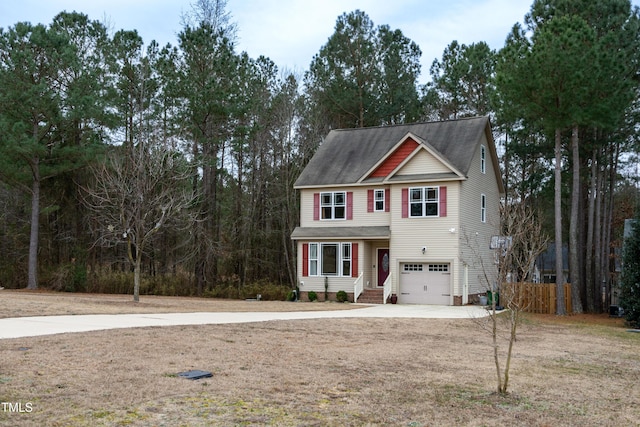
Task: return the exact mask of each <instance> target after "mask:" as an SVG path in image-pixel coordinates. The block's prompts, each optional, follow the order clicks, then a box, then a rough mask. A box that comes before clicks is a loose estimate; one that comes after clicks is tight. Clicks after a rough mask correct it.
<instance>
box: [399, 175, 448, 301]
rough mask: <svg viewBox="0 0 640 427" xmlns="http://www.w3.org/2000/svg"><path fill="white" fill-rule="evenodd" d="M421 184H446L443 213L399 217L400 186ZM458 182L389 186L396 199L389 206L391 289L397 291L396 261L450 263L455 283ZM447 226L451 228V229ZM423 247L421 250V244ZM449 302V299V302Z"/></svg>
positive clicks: (419, 185)
mask: <svg viewBox="0 0 640 427" xmlns="http://www.w3.org/2000/svg"><path fill="white" fill-rule="evenodd" d="M421 186H430V187H431V186H434V187H435V186H438V187H439V186H446V187H447V216H446V217H426V218H402V203H401V202H400V201H401V200H402V195H401V194H402V189H403V188H409V187H421ZM459 189H460V182H459V181H456V182H429V183H412V184H410V185H408V184H402V185H400V184H398V185H393V186H392V188H391V198H392V199H393V200H396V201H397V203H393V204H392V206H391V241H390V248H391V249H390V257H391V274H393V278H392V286H393V289H392V292H393V293H398V289H399V287H398V283H399V277H400V270H399V269H400V263H405V262H415V263H418V262H420V263H424V262H433V263H451V274H452V281H453V283H455V282H456V281H457V278H458V277H459V274H458V273H457V268H458V266H457V264H458V263H457V262H456V259H457V257H458V253H459V249H458V239H457V237H458V227H459V222H458V216H457V212H458V210H459V208H460V206H459V200H460V190H459ZM451 229H455V231H454V232H451ZM423 246H425V247H426V248H427V249H426V251H425V253H424V254H423V253H422V247H423ZM451 303H453V301H451Z"/></svg>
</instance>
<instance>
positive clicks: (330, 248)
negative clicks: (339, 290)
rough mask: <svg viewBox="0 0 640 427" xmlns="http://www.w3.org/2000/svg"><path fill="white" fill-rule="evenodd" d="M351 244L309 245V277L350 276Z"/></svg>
mask: <svg viewBox="0 0 640 427" xmlns="http://www.w3.org/2000/svg"><path fill="white" fill-rule="evenodd" d="M351 261H352V260H351V243H309V276H351Z"/></svg>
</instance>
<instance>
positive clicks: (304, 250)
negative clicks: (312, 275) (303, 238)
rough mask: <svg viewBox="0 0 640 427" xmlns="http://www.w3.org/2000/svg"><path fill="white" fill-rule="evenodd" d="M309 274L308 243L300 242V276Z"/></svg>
mask: <svg viewBox="0 0 640 427" xmlns="http://www.w3.org/2000/svg"><path fill="white" fill-rule="evenodd" d="M308 276H309V244H308V243H303V244H302V277H308Z"/></svg>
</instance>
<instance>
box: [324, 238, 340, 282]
mask: <svg viewBox="0 0 640 427" xmlns="http://www.w3.org/2000/svg"><path fill="white" fill-rule="evenodd" d="M320 247H321V248H322V263H321V265H322V275H323V276H337V275H338V244H333V243H332V244H326V243H325V244H323V245H320Z"/></svg>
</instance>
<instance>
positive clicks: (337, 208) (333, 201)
mask: <svg viewBox="0 0 640 427" xmlns="http://www.w3.org/2000/svg"><path fill="white" fill-rule="evenodd" d="M346 207H347V195H346V193H345V192H344V191H334V192H329V193H320V212H321V218H322V219H346V211H347V209H346Z"/></svg>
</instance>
